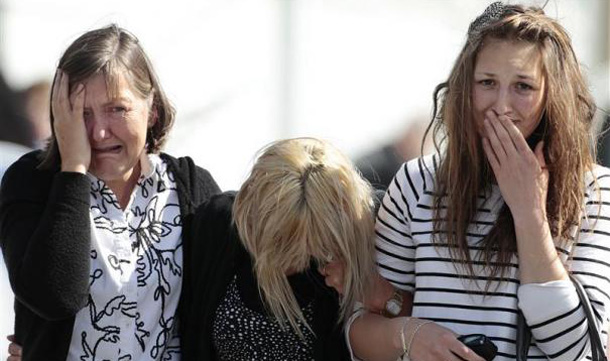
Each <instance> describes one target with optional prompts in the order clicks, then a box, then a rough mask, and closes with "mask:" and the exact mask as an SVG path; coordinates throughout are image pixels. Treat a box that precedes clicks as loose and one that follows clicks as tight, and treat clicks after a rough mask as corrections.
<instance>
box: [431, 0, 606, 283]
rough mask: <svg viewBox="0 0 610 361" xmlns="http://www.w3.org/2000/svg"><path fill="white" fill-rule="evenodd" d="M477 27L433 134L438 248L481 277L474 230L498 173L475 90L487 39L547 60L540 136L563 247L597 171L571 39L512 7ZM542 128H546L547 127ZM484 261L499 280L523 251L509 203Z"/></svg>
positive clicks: (540, 16)
mask: <svg viewBox="0 0 610 361" xmlns="http://www.w3.org/2000/svg"><path fill="white" fill-rule="evenodd" d="M478 20H479V19H477V20H475V22H473V24H472V25H471V30H472V31H469V35H468V39H467V41H466V44H465V45H464V47H463V49H462V51H461V53H460V54H459V57H458V58H457V61H456V62H455V64H454V66H453V69H452V70H451V73H450V76H449V79H448V80H447V81H446V82H444V83H441V84H439V85H438V86H437V87H436V89H435V91H434V110H433V117H432V121H431V123H430V125H429V126H428V130H427V131H426V134H427V133H429V132H430V131H431V130H432V133H433V139H434V140H435V147H436V149H437V151H439V153H441V151H440V150H441V149H442V156H441V161H440V164H439V167H438V170H437V173H436V187H437V188H436V189H437V194H436V195H435V217H434V218H435V221H434V230H435V235H436V236H435V242H437V243H439V244H440V243H443V244H447V245H448V246H449V247H448V248H449V252H450V254H451V257H452V259H453V260H454V261H455V263H456V264H465V265H467V266H466V268H467V271H468V273H469V274H470V275H472V276H473V275H474V269H473V266H472V263H471V261H472V260H471V256H470V253H469V250H468V243H467V238H466V235H467V232H468V228H469V225H470V224H471V222H473V221H475V217H476V214H477V207H478V206H480V204H478V199H477V198H478V196H479V195H481V194H489V192H490V191H491V184H492V182H493V179H494V177H493V172H492V171H491V168H490V166H489V164H488V161H487V159H486V157H485V154H484V152H483V150H482V146H481V140H480V137H479V135H478V133H477V131H476V125H475V119H474V113H473V100H472V91H473V84H474V76H473V73H474V69H475V65H476V61H477V55H478V54H479V52H480V51H481V49H483V48H484V47H485V46H486V43H487V42H488V41H492V40H493V41H496V40H501V41H511V42H526V43H531V44H534V45H535V46H536V47H537V49H538V51H539V52H540V54H541V59H542V60H541V61H542V69H543V75H544V78H545V82H546V86H545V90H544V91H545V92H546V94H545V103H544V109H543V115H542V120H541V123H540V124H541V125H540V126H539V128H538V129H537V132H542V133H543V134H544V135H543V138H544V141H545V143H544V146H545V148H544V154H545V159H546V163H547V166H548V169H549V174H550V179H549V186H548V195H547V201H546V208H547V216H548V222H549V225H550V229H551V234H552V236H553V239H555V240H556V243H564V242H565V243H569V242H572V241H573V231H574V226H578V225H579V224H580V217H581V210H582V204H583V197H584V191H583V184H584V179H585V174H586V172H588V171H591V169H592V167H593V162H594V157H595V150H594V144H595V143H594V138H593V135H592V132H591V127H592V122H593V118H594V114H595V111H596V107H595V104H594V101H593V98H592V96H591V94H590V93H589V90H588V89H587V86H586V83H585V80H584V78H583V75H582V73H581V70H580V67H579V63H578V60H577V58H576V55H575V54H574V50H573V49H572V45H571V41H570V37H569V35H568V34H567V33H566V31H565V30H564V29H563V28H562V27H561V25H559V24H558V23H557V22H556V21H555V20H553V19H551V18H549V17H548V16H546V15H545V14H544V12H543V11H542V9H540V8H536V7H530V8H525V7H523V6H519V5H505V10H504V11H503V12H502V14H501V16H499V17H498V19H497V20H494V21H488V22H487V23H483V24H481V23H478V24H477V21H478ZM541 128H542V129H541ZM481 246H482V249H481V250H480V251H479V252H478V256H477V257H478V258H479V260H482V261H483V262H484V265H485V266H486V267H487V268H488V269H489V270H490V276H489V278H488V283H487V287H486V289H488V288H489V286H490V284H491V281H492V279H494V278H495V277H504V276H506V275H507V271H508V269H509V264H510V260H511V258H512V257H513V255H514V254H515V253H516V250H517V246H516V237H515V229H514V224H513V218H512V215H511V212H510V209H509V208H508V207H507V206H506V205H504V206H503V208H502V209H501V211H500V214H499V216H498V219H497V221H496V223H495V225H494V226H493V228H492V230H491V232H490V233H489V234H488V235H487V236H486V237H485V238H484V239H483V240H482V244H481Z"/></svg>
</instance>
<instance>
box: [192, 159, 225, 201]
mask: <svg viewBox="0 0 610 361" xmlns="http://www.w3.org/2000/svg"><path fill="white" fill-rule="evenodd" d="M197 187H198V188H199V189H201V191H202V192H203V194H202V199H204V200H206V201H207V200H208V199H210V198H211V197H212V196H214V195H216V194H219V193H220V192H221V190H220V187H219V186H218V184H217V183H216V181H215V180H214V178H213V177H212V175H211V174H210V172H208V171H207V170H205V169H203V168H201V167H197Z"/></svg>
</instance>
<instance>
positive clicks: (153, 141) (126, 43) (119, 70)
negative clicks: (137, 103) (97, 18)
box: [40, 24, 175, 169]
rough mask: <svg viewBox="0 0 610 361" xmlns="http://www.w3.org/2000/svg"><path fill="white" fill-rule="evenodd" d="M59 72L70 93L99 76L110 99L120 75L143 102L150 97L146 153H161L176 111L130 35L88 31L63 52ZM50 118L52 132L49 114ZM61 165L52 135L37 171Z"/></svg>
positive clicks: (110, 30) (115, 29)
mask: <svg viewBox="0 0 610 361" xmlns="http://www.w3.org/2000/svg"><path fill="white" fill-rule="evenodd" d="M58 68H59V69H61V70H62V71H64V72H65V73H66V74H67V75H68V76H69V78H70V90H72V89H73V88H74V86H75V85H76V84H78V83H80V82H83V81H85V80H87V79H88V78H90V77H92V76H95V75H98V74H102V75H103V76H104V78H105V79H106V85H107V87H108V91H109V96H112V95H114V94H116V93H117V92H118V89H117V88H118V84H119V75H122V76H124V77H125V79H126V80H127V81H128V83H129V84H130V85H131V88H132V90H133V91H134V92H135V93H136V94H137V95H139V96H141V97H142V98H147V97H149V96H150V95H151V94H152V95H153V100H152V109H151V111H150V114H151V116H153V117H155V121H154V124H153V125H152V127H151V128H150V129H149V131H148V134H147V136H146V147H147V152H148V153H157V152H159V151H160V150H161V148H162V147H163V145H164V143H165V141H166V140H167V137H168V133H169V131H170V130H171V128H172V125H173V124H174V118H175V110H174V107H173V106H172V105H171V104H170V102H169V100H168V99H167V97H166V95H165V93H164V92H163V89H162V88H161V84H160V83H159V80H158V78H157V75H156V74H155V71H154V69H153V66H152V63H151V62H150V60H149V59H148V57H147V56H146V53H145V52H144V50H143V49H142V46H141V45H140V43H139V41H138V39H137V38H136V37H135V36H134V35H133V34H131V33H129V32H128V31H126V30H125V29H122V28H120V27H118V26H117V25H116V24H111V25H109V26H106V27H103V28H101V29H96V30H92V31H88V32H86V33H85V34H83V35H81V36H80V37H79V38H78V39H76V40H75V41H74V42H73V43H72V44H71V45H70V46H69V47H68V49H66V51H65V52H64V54H63V55H62V56H61V58H60V59H59V64H58ZM53 84H55V79H54V80H53ZM51 88H53V86H51ZM50 117H51V128H53V122H54V118H53V112H52V111H51V115H50ZM60 163H61V157H60V154H59V149H58V147H57V142H56V139H55V132H54V131H53V134H52V136H51V138H50V141H49V143H48V145H47V147H46V149H45V151H44V152H43V153H42V162H41V164H40V167H41V168H46V169H50V168H58V167H59V165H60Z"/></svg>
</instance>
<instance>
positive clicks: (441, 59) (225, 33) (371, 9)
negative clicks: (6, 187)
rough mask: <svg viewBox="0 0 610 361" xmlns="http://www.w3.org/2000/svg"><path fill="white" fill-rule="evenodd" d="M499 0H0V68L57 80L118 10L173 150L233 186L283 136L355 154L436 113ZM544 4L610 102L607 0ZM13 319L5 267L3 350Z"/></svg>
mask: <svg viewBox="0 0 610 361" xmlns="http://www.w3.org/2000/svg"><path fill="white" fill-rule="evenodd" d="M510 2H511V3H515V2H516V1H510ZM489 3H490V1H489V0H427V1H416V0H192V1H191V0H180V1H172V2H169V1H150V0H146V1H144V0H130V1H125V0H123V1H118V0H107V1H96V2H91V1H79V0H61V1H45V0H0V35H1V38H0V69H1V70H2V72H3V74H4V76H5V78H6V80H7V82H8V83H9V85H10V86H12V87H13V88H15V89H23V88H25V87H27V86H29V85H30V84H31V83H33V82H36V81H39V80H41V79H42V80H48V81H51V80H52V76H53V74H54V69H55V67H56V64H57V61H58V59H59V57H60V55H61V53H62V51H63V50H64V49H65V48H66V47H67V46H68V45H69V44H70V42H71V41H73V40H74V39H75V38H76V37H77V36H79V35H80V34H81V33H82V32H84V31H86V30H91V29H94V28H97V27H101V26H104V25H106V24H108V23H111V22H116V23H118V24H119V25H120V26H122V27H125V28H127V29H128V30H130V31H131V32H133V33H134V34H135V35H136V36H138V38H139V39H140V41H141V42H142V44H143V46H144V48H145V50H146V51H147V52H148V54H149V56H150V58H151V59H152V61H153V64H154V65H155V67H156V70H157V73H158V75H159V77H160V79H161V83H162V84H163V86H164V88H165V90H166V92H167V93H168V96H169V97H170V99H171V100H172V101H173V102H174V104H175V105H176V108H177V109H178V118H177V122H176V125H175V128H174V130H173V133H172V137H171V139H170V141H169V143H168V145H167V148H166V150H167V152H168V153H170V154H172V155H174V156H181V155H190V156H191V157H193V158H194V159H195V161H196V163H197V164H199V165H201V166H203V167H205V168H207V169H208V170H210V171H211V172H212V174H213V175H214V177H215V178H216V180H217V181H218V183H219V184H220V185H221V187H222V188H223V189H224V190H228V189H235V188H237V187H238V186H239V185H240V183H241V182H242V180H243V179H244V178H245V176H246V174H247V170H248V169H249V167H250V165H251V161H252V160H253V156H254V154H255V152H256V150H258V149H259V148H260V147H262V146H263V145H265V144H266V143H268V142H270V141H272V140H274V139H277V138H282V137H292V136H317V137H322V138H325V139H328V140H331V141H332V142H334V143H335V144H337V145H338V146H339V147H340V148H341V149H343V150H344V151H345V152H347V153H348V154H349V155H350V156H352V157H357V156H359V155H362V154H364V153H366V152H369V151H371V150H373V149H375V148H377V147H379V146H380V145H381V144H383V143H385V142H389V141H391V140H392V139H393V138H394V137H396V135H397V134H399V133H401V132H403V131H404V130H405V129H406V127H407V125H408V123H409V122H410V121H412V119H414V118H418V117H419V118H421V117H424V118H425V117H429V114H430V111H431V105H432V103H431V99H432V91H433V89H434V87H435V86H436V85H437V84H438V83H440V82H442V81H444V80H445V78H446V76H447V75H448V72H449V70H450V68H451V66H452V64H453V61H454V59H455V57H456V56H457V54H458V51H459V49H460V48H461V46H462V45H463V43H464V41H465V34H466V30H467V28H468V25H469V23H470V21H472V20H473V19H474V18H475V17H476V16H477V15H478V14H480V13H481V12H482V11H483V9H484V8H485V7H486V6H487V5H488V4H489ZM524 3H525V4H535V5H542V4H544V1H532V0H530V1H527V0H526V1H524ZM545 9H546V12H547V14H549V15H550V16H552V17H554V18H557V19H559V20H560V22H561V23H562V24H563V25H564V26H565V27H566V28H567V30H568V32H569V33H570V34H571V35H572V39H573V42H574V47H575V49H576V53H577V56H578V57H579V59H580V60H581V61H582V64H583V66H584V68H585V70H586V72H587V75H588V79H589V81H590V86H591V89H592V91H593V93H594V95H595V97H596V100H597V102H598V105H599V106H600V107H602V108H604V109H608V108H609V107H610V101H609V100H610V96H609V90H608V89H609V87H610V75H609V70H608V69H609V63H608V58H609V50H608V49H609V45H610V40H609V35H608V34H609V33H610V28H609V25H608V24H609V21H608V18H609V17H610V5H609V0H550V1H549V2H548V4H547V5H546V8H545ZM12 322H13V315H12V295H11V292H10V288H9V287H8V284H7V282H6V270H5V269H4V267H1V266H0V359H4V358H5V357H6V356H5V354H6V341H5V335H7V334H10V333H11V332H12Z"/></svg>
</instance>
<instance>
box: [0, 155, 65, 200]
mask: <svg viewBox="0 0 610 361" xmlns="http://www.w3.org/2000/svg"><path fill="white" fill-rule="evenodd" d="M40 154H41V151H39V150H37V151H33V152H29V153H27V154H25V155H23V156H22V157H21V158H19V159H18V160H17V161H16V162H14V163H13V164H12V165H11V166H10V167H9V168H8V169H7V170H6V172H5V173H4V176H3V177H2V188H1V189H2V191H1V192H2V195H3V197H4V196H6V195H10V194H13V195H14V194H15V193H20V192H19V190H24V191H28V192H37V191H38V190H39V189H41V188H45V189H46V188H49V187H50V186H51V180H52V177H53V175H54V174H55V173H56V172H54V171H49V170H40V169H38V164H39V163H40V158H39V157H40Z"/></svg>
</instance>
